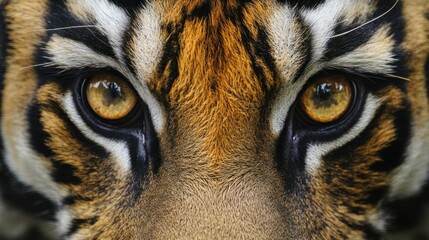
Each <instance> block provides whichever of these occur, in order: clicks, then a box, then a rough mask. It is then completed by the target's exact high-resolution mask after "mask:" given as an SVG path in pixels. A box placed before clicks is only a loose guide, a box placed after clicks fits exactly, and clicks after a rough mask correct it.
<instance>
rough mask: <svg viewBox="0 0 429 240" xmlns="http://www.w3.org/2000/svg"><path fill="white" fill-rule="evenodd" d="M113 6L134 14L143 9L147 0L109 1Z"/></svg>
mask: <svg viewBox="0 0 429 240" xmlns="http://www.w3.org/2000/svg"><path fill="white" fill-rule="evenodd" d="M109 1H110V2H112V3H113V4H115V5H117V6H119V7H121V8H123V9H125V10H126V11H127V12H128V13H130V14H132V15H133V14H134V13H135V12H136V11H138V10H139V9H141V8H143V7H144V6H145V5H146V3H147V0H109Z"/></svg>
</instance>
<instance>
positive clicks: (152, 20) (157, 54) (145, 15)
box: [131, 4, 164, 132]
mask: <svg viewBox="0 0 429 240" xmlns="http://www.w3.org/2000/svg"><path fill="white" fill-rule="evenodd" d="M136 17H137V18H138V21H137V31H138V32H139V34H138V35H137V36H136V38H134V41H133V42H132V44H131V48H132V49H133V51H134V57H135V59H134V63H135V65H136V69H137V75H138V77H139V79H144V80H146V81H149V80H152V79H151V78H152V76H153V73H154V70H155V66H156V65H157V63H158V62H159V61H160V58H161V53H162V49H163V45H164V43H163V41H162V40H161V39H162V37H161V26H160V23H161V16H160V15H159V13H158V12H157V11H156V9H155V6H153V5H152V4H147V5H146V7H145V9H142V11H140V13H139V14H138V15H137V16H136ZM136 86H137V87H136V89H137V91H138V92H140V93H142V95H143V96H146V98H145V99H144V100H145V102H146V104H147V105H148V106H149V108H150V110H151V116H152V122H153V125H154V128H155V130H156V131H157V132H159V131H161V128H162V126H163V125H164V115H163V111H162V108H161V105H160V104H159V102H158V101H157V100H156V99H155V98H154V97H152V94H151V92H150V91H149V88H148V87H147V84H136Z"/></svg>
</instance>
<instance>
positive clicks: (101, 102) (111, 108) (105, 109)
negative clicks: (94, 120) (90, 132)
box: [84, 74, 138, 121]
mask: <svg viewBox="0 0 429 240" xmlns="http://www.w3.org/2000/svg"><path fill="white" fill-rule="evenodd" d="M84 91H85V93H86V101H87V103H88V105H89V106H90V108H91V109H92V111H93V112H94V113H95V114H96V115H97V116H98V117H100V118H102V119H104V120H110V121H115V120H120V119H123V118H126V117H127V116H128V115H129V114H131V112H132V111H133V109H134V108H135V107H136V105H137V103H138V96H137V94H136V92H135V91H134V90H133V89H132V88H131V87H130V85H129V84H128V83H127V82H126V81H125V80H123V79H121V78H119V77H117V76H115V75H113V74H96V75H93V76H91V77H90V78H89V79H88V82H87V84H86V85H85V89H84Z"/></svg>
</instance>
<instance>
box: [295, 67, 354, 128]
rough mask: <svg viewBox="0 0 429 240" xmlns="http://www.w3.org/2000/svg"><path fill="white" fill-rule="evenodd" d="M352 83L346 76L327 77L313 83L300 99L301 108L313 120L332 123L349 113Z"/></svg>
mask: <svg viewBox="0 0 429 240" xmlns="http://www.w3.org/2000/svg"><path fill="white" fill-rule="evenodd" d="M352 90H353V89H352V85H351V82H350V81H349V80H348V79H347V78H346V77H345V76H344V75H333V76H326V77H322V78H319V79H317V80H316V81H314V82H312V83H311V84H310V85H309V86H307V88H306V89H305V90H304V92H303V93H302V95H301V97H300V99H299V100H300V106H301V108H302V110H303V111H304V113H305V114H306V115H307V116H308V117H309V118H310V119H312V120H314V121H316V122H320V123H330V122H333V121H336V120H338V119H340V118H341V117H342V116H344V114H345V113H346V112H347V111H348V109H349V107H350V105H351V102H352V99H353V91H352Z"/></svg>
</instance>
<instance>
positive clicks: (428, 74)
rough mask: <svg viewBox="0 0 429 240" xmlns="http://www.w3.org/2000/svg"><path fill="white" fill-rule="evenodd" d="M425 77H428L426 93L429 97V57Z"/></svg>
mask: <svg viewBox="0 0 429 240" xmlns="http://www.w3.org/2000/svg"><path fill="white" fill-rule="evenodd" d="M425 77H426V93H427V96H428V98H429V57H426V63H425Z"/></svg>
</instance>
